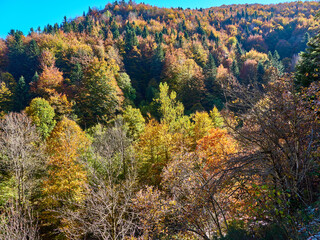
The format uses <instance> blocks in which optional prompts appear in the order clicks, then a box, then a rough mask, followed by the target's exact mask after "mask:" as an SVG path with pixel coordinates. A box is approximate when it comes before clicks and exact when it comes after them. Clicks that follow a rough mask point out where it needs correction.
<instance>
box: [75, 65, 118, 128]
mask: <svg viewBox="0 0 320 240" xmlns="http://www.w3.org/2000/svg"><path fill="white" fill-rule="evenodd" d="M75 99H76V106H75V108H76V113H77V115H78V116H79V117H80V123H81V125H82V126H84V127H90V126H93V125H95V124H97V123H98V122H104V121H106V120H107V118H108V117H110V116H111V115H112V114H113V113H114V112H115V111H116V110H117V109H119V107H120V92H119V87H118V86H117V82H116V79H115V77H114V75H113V72H112V70H111V69H110V68H109V67H108V65H107V64H106V63H105V62H104V61H102V62H101V61H99V60H98V59H95V60H93V61H92V62H91V63H90V65H89V66H88V70H87V71H86V73H85V74H84V77H83V80H82V83H81V86H80V90H79V91H78V93H77V95H76V97H75Z"/></svg>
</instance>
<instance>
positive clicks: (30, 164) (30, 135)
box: [0, 113, 42, 239]
mask: <svg viewBox="0 0 320 240" xmlns="http://www.w3.org/2000/svg"><path fill="white" fill-rule="evenodd" d="M39 140H40V138H39V135H38V134H37V132H36V128H35V126H34V125H33V124H32V122H31V120H30V119H29V118H28V117H27V116H26V115H25V114H23V113H9V114H8V115H7V116H6V117H5V118H4V119H3V120H2V121H1V122H0V152H1V155H0V161H1V167H2V168H3V170H4V171H7V172H8V174H9V175H12V176H13V177H14V197H12V199H11V200H10V202H11V203H9V204H8V205H7V206H5V208H4V209H5V210H4V212H3V213H2V214H1V220H2V224H1V226H0V235H1V234H2V235H1V236H2V237H1V239H30V237H31V239H36V237H35V236H36V229H37V227H36V226H33V222H34V219H33V215H32V214H31V212H32V210H29V209H30V208H31V204H30V197H31V195H32V193H33V191H34V189H35V186H36V180H35V178H34V175H35V174H36V173H37V172H39V171H40V169H41V167H40V166H41V159H42V154H41V147H40V145H39ZM3 224H4V225H3ZM18 236H20V237H18Z"/></svg>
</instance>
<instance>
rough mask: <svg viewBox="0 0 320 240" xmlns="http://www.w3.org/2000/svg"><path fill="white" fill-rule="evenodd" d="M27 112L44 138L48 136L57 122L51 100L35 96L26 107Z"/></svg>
mask: <svg viewBox="0 0 320 240" xmlns="http://www.w3.org/2000/svg"><path fill="white" fill-rule="evenodd" d="M26 113H27V114H28V115H29V116H30V118H31V119H32V122H33V123H34V124H35V125H36V127H37V129H38V131H39V133H40V135H41V136H42V138H44V139H45V138H47V137H48V136H49V134H50V133H51V131H52V129H53V128H54V126H55V124H56V121H55V120H54V116H55V113H54V109H53V107H51V106H50V104H49V102H48V101H47V100H45V99H43V98H34V99H32V101H31V103H30V106H29V107H27V108H26Z"/></svg>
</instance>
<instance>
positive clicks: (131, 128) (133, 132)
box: [123, 106, 145, 140]
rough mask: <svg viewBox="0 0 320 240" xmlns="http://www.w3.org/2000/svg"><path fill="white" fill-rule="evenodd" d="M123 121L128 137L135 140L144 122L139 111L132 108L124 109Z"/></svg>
mask: <svg viewBox="0 0 320 240" xmlns="http://www.w3.org/2000/svg"><path fill="white" fill-rule="evenodd" d="M123 120H124V124H125V126H126V127H127V128H128V130H127V132H128V135H129V137H131V138H132V139H134V140H137V139H138V138H139V136H140V134H142V133H143V131H144V128H145V120H144V118H143V116H142V114H141V112H140V109H137V108H133V107H132V106H128V107H126V109H125V110H124V112H123Z"/></svg>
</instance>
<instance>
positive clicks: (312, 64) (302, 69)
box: [296, 34, 320, 87]
mask: <svg viewBox="0 0 320 240" xmlns="http://www.w3.org/2000/svg"><path fill="white" fill-rule="evenodd" d="M319 48H320V34H317V35H316V36H315V37H313V38H311V39H310V41H309V42H308V48H307V49H306V51H305V52H304V53H302V54H301V59H300V61H299V63H298V65H297V66H296V69H297V71H296V79H297V81H296V82H297V84H298V85H300V86H304V87H307V86H309V85H310V83H312V82H314V81H318V79H319V71H320V70H319V69H320V50H319Z"/></svg>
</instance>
